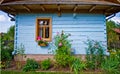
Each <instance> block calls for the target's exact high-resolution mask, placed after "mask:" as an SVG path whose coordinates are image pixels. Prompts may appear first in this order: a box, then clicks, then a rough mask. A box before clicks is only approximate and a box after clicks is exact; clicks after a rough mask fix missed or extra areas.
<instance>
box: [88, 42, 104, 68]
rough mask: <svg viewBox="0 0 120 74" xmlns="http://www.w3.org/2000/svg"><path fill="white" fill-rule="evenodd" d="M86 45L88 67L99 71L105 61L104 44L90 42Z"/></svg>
mask: <svg viewBox="0 0 120 74" xmlns="http://www.w3.org/2000/svg"><path fill="white" fill-rule="evenodd" d="M86 44H87V45H88V47H87V48H86V61H87V67H88V68H90V69H98V68H99V67H100V66H101V63H102V62H103V61H104V56H105V53H104V51H105V48H104V47H103V45H102V43H100V42H98V41H94V40H88V41H87V42H86Z"/></svg>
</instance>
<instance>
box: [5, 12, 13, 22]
mask: <svg viewBox="0 0 120 74" xmlns="http://www.w3.org/2000/svg"><path fill="white" fill-rule="evenodd" d="M7 15H8V17H10V21H15V18H14V16H13V17H12V16H10V14H9V13H8V14H7Z"/></svg>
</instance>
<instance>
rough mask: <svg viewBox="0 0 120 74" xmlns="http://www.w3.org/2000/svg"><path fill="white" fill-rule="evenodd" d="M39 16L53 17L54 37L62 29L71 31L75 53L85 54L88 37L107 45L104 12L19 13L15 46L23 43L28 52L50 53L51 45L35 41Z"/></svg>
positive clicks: (66, 31)
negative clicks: (58, 14) (39, 43)
mask: <svg viewBox="0 0 120 74" xmlns="http://www.w3.org/2000/svg"><path fill="white" fill-rule="evenodd" d="M37 17H51V18H52V39H54V36H55V35H56V33H57V32H61V31H62V30H63V31H64V32H65V33H70V34H71V36H70V37H69V39H70V40H73V41H72V42H71V43H72V48H73V49H75V54H85V47H86V45H85V42H86V41H87V39H93V40H98V41H102V42H103V44H104V45H105V46H106V40H107V38H106V25H105V16H104V15H102V14H77V15H76V17H74V16H73V14H70V13H69V14H65V13H64V14H62V15H61V16H60V17H58V16H57V14H18V15H17V16H16V33H15V47H16V48H17V47H19V46H20V44H21V43H22V44H23V45H24V46H25V53H26V54H48V52H49V51H50V50H48V49H49V48H50V46H48V47H40V46H38V45H37V42H36V41H35V26H36V18H37Z"/></svg>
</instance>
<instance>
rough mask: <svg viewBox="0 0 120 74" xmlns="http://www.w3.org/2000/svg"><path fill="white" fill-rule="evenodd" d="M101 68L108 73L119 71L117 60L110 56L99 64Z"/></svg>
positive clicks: (115, 73)
mask: <svg viewBox="0 0 120 74" xmlns="http://www.w3.org/2000/svg"><path fill="white" fill-rule="evenodd" d="M101 68H102V69H103V70H104V71H105V72H108V73H114V74H118V73H119V70H118V69H119V60H118V59H117V58H114V57H112V56H110V57H108V58H106V59H105V61H104V62H103V63H102V64H101Z"/></svg>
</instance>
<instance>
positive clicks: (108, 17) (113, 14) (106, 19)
mask: <svg viewBox="0 0 120 74" xmlns="http://www.w3.org/2000/svg"><path fill="white" fill-rule="evenodd" d="M115 15H116V14H113V15H112V16H110V17H108V18H107V19H106V20H109V19H111V18H113V17H114V16H115Z"/></svg>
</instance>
